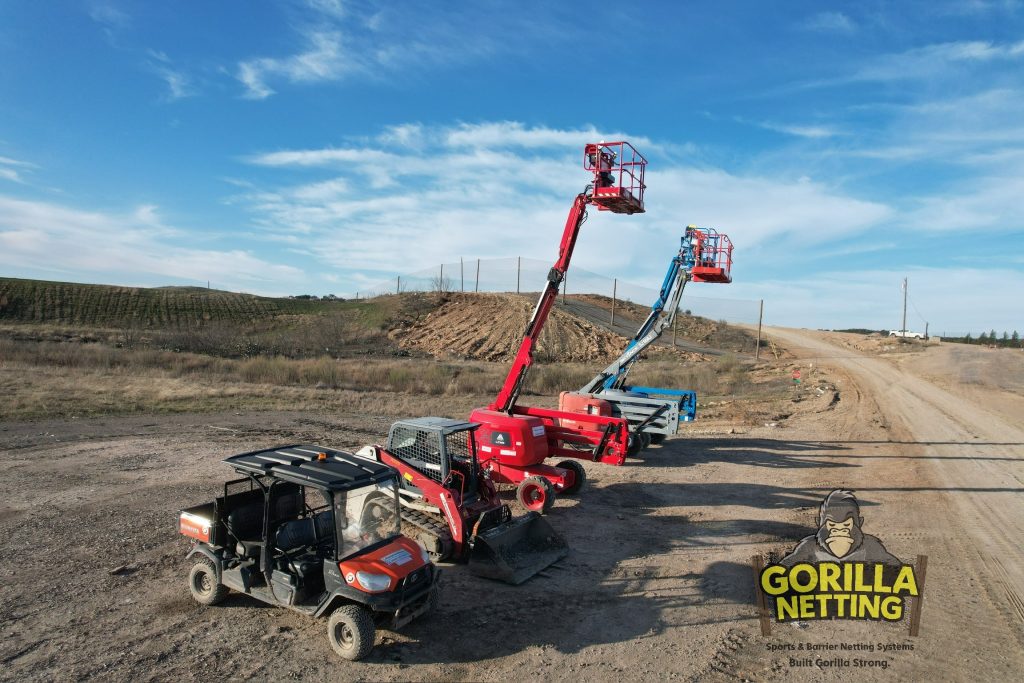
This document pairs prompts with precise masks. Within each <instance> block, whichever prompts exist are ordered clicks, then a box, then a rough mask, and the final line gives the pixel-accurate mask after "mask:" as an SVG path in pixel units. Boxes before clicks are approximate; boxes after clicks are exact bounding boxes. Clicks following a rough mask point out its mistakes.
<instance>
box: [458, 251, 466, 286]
mask: <svg viewBox="0 0 1024 683" xmlns="http://www.w3.org/2000/svg"><path fill="white" fill-rule="evenodd" d="M459 290H460V291H463V292H465V291H466V271H465V269H464V268H463V267H462V257H461V256H460V257H459Z"/></svg>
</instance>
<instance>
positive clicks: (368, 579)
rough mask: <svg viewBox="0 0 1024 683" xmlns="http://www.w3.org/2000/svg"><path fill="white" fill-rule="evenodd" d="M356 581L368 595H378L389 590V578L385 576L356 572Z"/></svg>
mask: <svg viewBox="0 0 1024 683" xmlns="http://www.w3.org/2000/svg"><path fill="white" fill-rule="evenodd" d="M356 581H358V582H359V585H360V586H362V587H363V588H365V589H366V590H367V591H369V592H370V593H380V592H382V591H386V590H387V589H389V588H391V577H390V576H388V575H387V574H371V573H369V572H356Z"/></svg>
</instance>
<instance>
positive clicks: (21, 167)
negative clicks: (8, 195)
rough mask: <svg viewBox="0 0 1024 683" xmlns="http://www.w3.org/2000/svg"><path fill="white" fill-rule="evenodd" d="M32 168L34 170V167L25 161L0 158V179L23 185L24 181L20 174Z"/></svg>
mask: <svg viewBox="0 0 1024 683" xmlns="http://www.w3.org/2000/svg"><path fill="white" fill-rule="evenodd" d="M34 168H36V165H35V164H31V163H29V162H27V161H20V160H18V159H12V158H10V157H0V178H3V179H4V180H9V181H11V182H12V183H24V182H25V180H24V178H22V176H21V174H22V173H23V172H25V171H29V170H31V169H34Z"/></svg>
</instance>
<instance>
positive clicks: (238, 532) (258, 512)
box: [227, 499, 263, 557]
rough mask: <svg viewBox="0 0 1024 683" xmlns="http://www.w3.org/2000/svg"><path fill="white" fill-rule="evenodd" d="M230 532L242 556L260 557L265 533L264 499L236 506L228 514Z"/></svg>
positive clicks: (237, 550)
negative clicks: (262, 537)
mask: <svg viewBox="0 0 1024 683" xmlns="http://www.w3.org/2000/svg"><path fill="white" fill-rule="evenodd" d="M227 528H228V533H230V534H231V535H232V536H233V537H234V538H235V540H236V541H237V542H238V545H237V547H236V549H235V551H236V552H237V553H238V554H239V555H240V556H242V557H258V556H259V552H260V544H261V540H262V539H261V538H260V537H261V536H262V535H263V501H262V499H261V500H259V501H258V502H255V503H249V504H248V505H243V506H241V507H239V508H235V509H234V510H232V511H231V512H230V513H229V514H228V518H227Z"/></svg>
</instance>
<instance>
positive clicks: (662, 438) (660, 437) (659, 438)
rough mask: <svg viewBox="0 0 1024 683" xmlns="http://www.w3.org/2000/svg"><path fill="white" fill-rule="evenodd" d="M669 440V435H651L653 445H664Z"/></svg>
mask: <svg viewBox="0 0 1024 683" xmlns="http://www.w3.org/2000/svg"><path fill="white" fill-rule="evenodd" d="M667 438H668V434H651V443H653V444H655V445H657V444H660V443H663V442H664V441H665V439H667Z"/></svg>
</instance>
